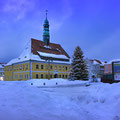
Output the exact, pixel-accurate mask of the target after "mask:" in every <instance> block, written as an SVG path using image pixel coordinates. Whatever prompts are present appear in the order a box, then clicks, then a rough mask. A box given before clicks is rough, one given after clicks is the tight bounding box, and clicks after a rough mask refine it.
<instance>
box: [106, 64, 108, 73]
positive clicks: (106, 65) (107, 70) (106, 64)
mask: <svg viewBox="0 0 120 120" xmlns="http://www.w3.org/2000/svg"><path fill="white" fill-rule="evenodd" d="M106 72H108V65H107V64H106Z"/></svg>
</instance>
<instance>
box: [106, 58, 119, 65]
mask: <svg viewBox="0 0 120 120" xmlns="http://www.w3.org/2000/svg"><path fill="white" fill-rule="evenodd" d="M118 61H120V59H113V60H110V61H109V62H107V63H106V64H112V62H118Z"/></svg>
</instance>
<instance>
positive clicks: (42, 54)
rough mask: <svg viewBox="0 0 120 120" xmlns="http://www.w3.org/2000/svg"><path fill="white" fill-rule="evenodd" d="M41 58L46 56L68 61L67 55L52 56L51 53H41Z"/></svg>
mask: <svg viewBox="0 0 120 120" xmlns="http://www.w3.org/2000/svg"><path fill="white" fill-rule="evenodd" d="M38 53H39V55H40V56H44V57H52V58H60V59H68V57H66V56H65V55H57V54H51V53H45V52H39V51H38Z"/></svg>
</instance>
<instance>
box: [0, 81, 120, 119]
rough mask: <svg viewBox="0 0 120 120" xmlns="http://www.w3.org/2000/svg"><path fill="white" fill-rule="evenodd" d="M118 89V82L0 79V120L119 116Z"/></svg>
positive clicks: (119, 87)
mask: <svg viewBox="0 0 120 120" xmlns="http://www.w3.org/2000/svg"><path fill="white" fill-rule="evenodd" d="M31 83H32V84H31ZM44 83H45V84H44ZM56 83H57V84H56ZM119 90H120V83H114V84H108V83H106V84H104V83H101V82H96V83H90V82H89V83H88V82H86V81H68V80H64V79H52V80H41V79H39V80H28V81H11V82H8V81H0V91H1V92H0V120H119V119H120V92H119Z"/></svg>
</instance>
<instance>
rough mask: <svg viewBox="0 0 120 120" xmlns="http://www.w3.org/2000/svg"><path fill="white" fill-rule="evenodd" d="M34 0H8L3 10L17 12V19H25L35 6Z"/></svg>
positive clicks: (10, 12)
mask: <svg viewBox="0 0 120 120" xmlns="http://www.w3.org/2000/svg"><path fill="white" fill-rule="evenodd" d="M34 3H35V2H34V1H33V0H7V2H6V3H5V5H4V8H3V12H7V13H9V14H15V15H16V20H20V19H23V18H24V17H25V15H26V14H27V12H28V11H31V10H33V8H34V7H35V4H34Z"/></svg>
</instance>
